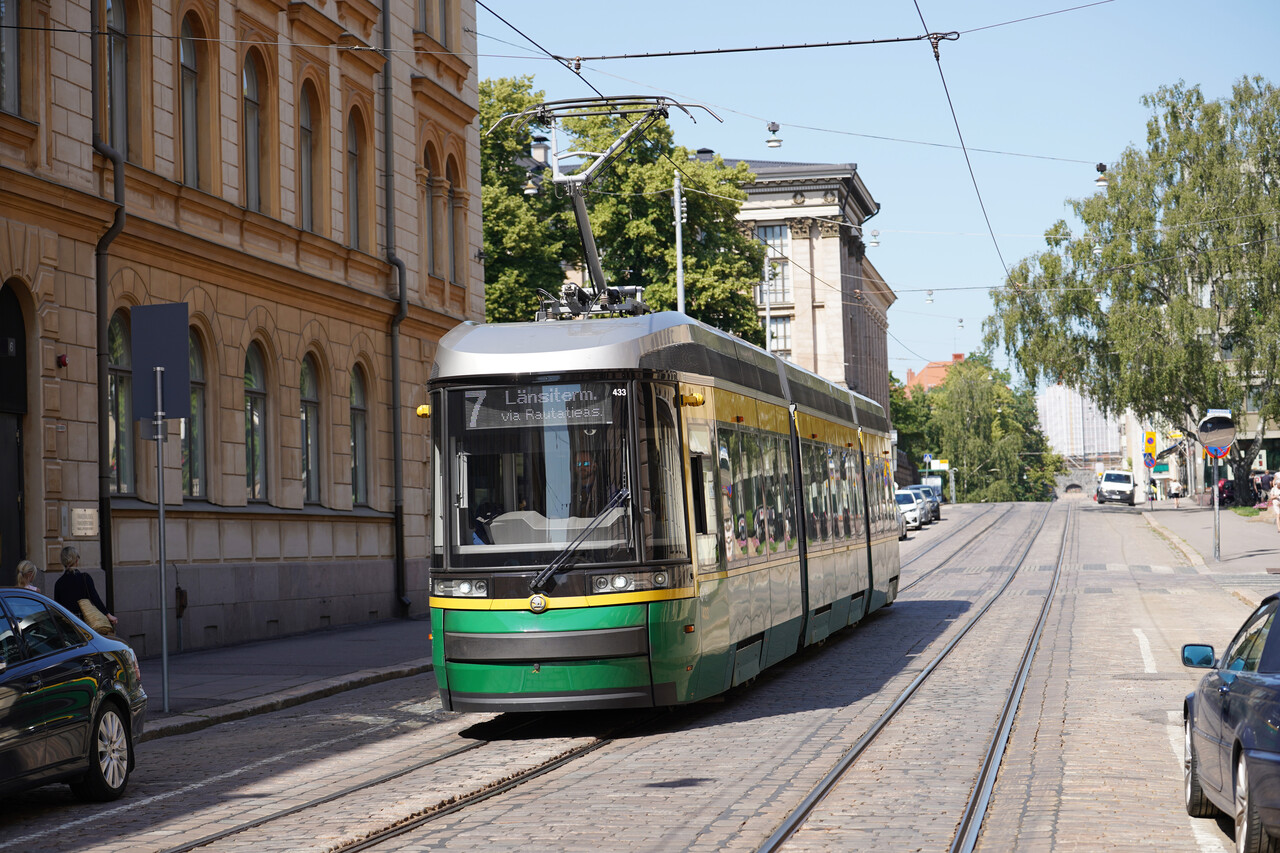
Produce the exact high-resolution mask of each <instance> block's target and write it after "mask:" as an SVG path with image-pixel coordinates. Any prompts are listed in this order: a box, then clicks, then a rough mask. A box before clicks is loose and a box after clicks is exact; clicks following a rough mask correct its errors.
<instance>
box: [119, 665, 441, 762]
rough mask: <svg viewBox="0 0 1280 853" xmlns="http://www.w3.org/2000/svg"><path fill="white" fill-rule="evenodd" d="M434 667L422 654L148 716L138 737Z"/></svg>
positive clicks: (219, 720) (265, 711) (282, 705)
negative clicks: (188, 709)
mask: <svg viewBox="0 0 1280 853" xmlns="http://www.w3.org/2000/svg"><path fill="white" fill-rule="evenodd" d="M431 671H432V665H431V658H419V659H418V660H412V661H406V662H405V663H400V664H394V665H392V666H382V667H375V668H372V669H363V670H359V671H356V672H351V673H347V674H345V675H338V676H332V677H329V678H321V679H317V680H316V681H311V682H308V683H306V684H300V685H297V686H296V687H291V688H289V689H287V690H280V691H278V692H275V693H267V694H264V695H262V696H254V697H252V698H250V699H242V700H240V701H238V702H230V703H228V704H226V705H218V706H215V707H212V708H205V709H203V710H200V711H191V712H187V713H184V714H172V715H168V716H163V717H159V718H154V719H148V720H147V722H146V726H145V727H144V730H143V734H142V736H141V737H140V738H138V742H139V743H145V742H146V741H149V740H154V739H156V738H162V737H169V736H170V735H181V734H188V733H189V732H195V731H199V730H200V729H205V728H208V727H210V726H214V725H217V724H218V723H226V722H231V721H232V720H242V719H244V718H245V717H252V716H256V715H258V714H269V713H271V712H272V711H279V710H281V709H283V708H291V707H293V706H295V705H301V704H303V703H304V702H311V701H313V700H316V699H323V698H324V697H326V696H333V695H334V694H337V693H343V692H345V691H347V690H355V689H356V688H359V687H366V686H368V685H370V684H377V683H379V682H383V681H391V680H393V679H396V678H408V677H410V676H413V675H420V674H422V673H424V672H431ZM158 700H159V696H158V695H157V696H152V697H150V702H151V703H156V704H158Z"/></svg>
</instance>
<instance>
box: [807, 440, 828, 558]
mask: <svg viewBox="0 0 1280 853" xmlns="http://www.w3.org/2000/svg"><path fill="white" fill-rule="evenodd" d="M802 456H803V463H804V467H805V474H806V476H805V480H806V482H805V503H806V507H805V516H806V521H805V531H806V537H807V540H808V542H809V544H810V545H816V544H818V543H820V542H823V541H826V540H827V539H829V538H830V536H831V532H830V527H829V524H828V515H829V511H828V507H829V499H830V489H829V488H828V484H827V462H826V453H825V452H824V450H823V448H822V446H821V445H818V444H814V443H810V442H805V444H804V446H803V447H802Z"/></svg>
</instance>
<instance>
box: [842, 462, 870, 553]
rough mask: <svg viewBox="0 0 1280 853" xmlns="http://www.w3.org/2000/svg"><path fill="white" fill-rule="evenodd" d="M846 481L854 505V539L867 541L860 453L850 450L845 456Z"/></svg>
mask: <svg viewBox="0 0 1280 853" xmlns="http://www.w3.org/2000/svg"><path fill="white" fill-rule="evenodd" d="M844 470H845V479H846V480H848V482H849V500H850V502H851V503H852V504H853V513H852V524H853V538H854V539H856V540H858V541H864V540H865V539H866V519H865V509H864V507H863V503H862V499H863V485H862V478H861V476H859V474H860V472H859V469H858V452H857V451H856V450H850V451H849V452H848V453H846V454H845V455H844Z"/></svg>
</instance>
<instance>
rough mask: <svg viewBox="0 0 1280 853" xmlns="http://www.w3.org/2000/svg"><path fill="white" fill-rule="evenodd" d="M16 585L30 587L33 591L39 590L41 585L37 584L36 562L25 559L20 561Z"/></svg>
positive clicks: (23, 587) (24, 587) (22, 587)
mask: <svg viewBox="0 0 1280 853" xmlns="http://www.w3.org/2000/svg"><path fill="white" fill-rule="evenodd" d="M14 586H16V587H19V588H21V589H29V590H31V591H33V592H39V591H40V587H38V586H36V564H35V563H33V562H31V561H30V560H23V561H22V562H21V563H18V578H17V581H16V582H15V583H14Z"/></svg>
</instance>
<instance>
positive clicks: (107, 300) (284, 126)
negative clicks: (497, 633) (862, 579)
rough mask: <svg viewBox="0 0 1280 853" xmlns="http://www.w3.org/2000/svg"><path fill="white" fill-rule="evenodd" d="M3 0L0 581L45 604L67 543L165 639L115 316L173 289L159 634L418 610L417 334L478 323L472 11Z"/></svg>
mask: <svg viewBox="0 0 1280 853" xmlns="http://www.w3.org/2000/svg"><path fill="white" fill-rule="evenodd" d="M2 8H3V15H4V20H3V22H0V23H4V24H6V25H10V26H9V28H8V29H6V30H4V31H3V34H2V37H3V38H5V39H6V42H5V50H4V51H2V52H0V55H3V60H2V61H0V582H2V581H4V580H5V579H6V578H12V576H13V571H14V567H15V565H16V562H17V560H18V559H21V558H23V557H26V558H30V559H33V560H35V561H36V562H37V564H38V565H39V566H40V567H41V568H43V569H45V570H46V572H45V574H44V576H43V579H42V583H43V586H44V589H45V590H46V591H47V592H52V589H53V584H54V581H55V580H56V577H57V572H58V570H59V568H60V566H59V561H58V554H59V550H60V549H61V547H62V546H63V545H65V544H73V545H76V546H77V547H78V548H79V550H80V552H81V554H82V564H81V565H82V567H84V568H88V569H89V570H90V572H91V574H93V575H94V576H95V579H96V581H97V584H98V589H99V591H100V592H102V593H103V594H104V598H106V599H107V602H108V604H109V606H110V607H111V608H112V609H113V610H114V611H115V613H116V614H117V615H118V616H119V617H120V628H121V636H122V637H123V638H124V639H126V640H128V641H129V642H130V643H131V644H132V645H133V646H134V647H135V648H136V649H137V650H138V651H139V653H141V654H144V655H151V654H157V653H159V651H160V645H159V643H160V612H161V610H160V607H159V603H160V588H159V581H158V576H159V572H158V563H159V552H158V543H159V530H158V511H157V510H158V507H157V495H158V492H159V489H158V487H157V485H158V484H157V473H156V472H157V464H156V456H155V453H156V451H155V447H156V443H155V442H154V441H150V440H147V438H146V435H145V431H144V427H145V426H146V425H145V424H142V425H140V424H139V423H137V422H135V421H133V419H132V418H131V416H130V414H129V399H130V397H131V395H132V393H133V391H134V390H135V389H136V388H138V386H139V384H140V383H143V382H153V381H154V380H153V378H152V376H150V375H144V374H143V373H141V372H138V373H135V372H134V371H133V365H132V355H131V353H132V347H131V342H132V336H133V325H134V324H133V313H134V311H135V309H136V308H138V307H139V306H148V305H155V304H161V303H185V304H186V306H187V314H188V317H189V329H188V330H187V335H188V342H189V367H190V370H191V378H192V383H191V406H192V413H191V417H190V418H188V419H186V420H170V421H168V422H167V427H168V429H167V431H168V435H167V443H166V444H165V445H164V449H163V467H162V470H163V477H164V486H163V492H164V496H165V505H166V513H165V514H166V521H167V523H166V536H165V542H166V551H167V554H166V556H167V563H168V564H169V565H168V571H167V579H168V588H167V589H166V590H165V596H166V599H167V602H168V604H167V607H168V609H169V611H170V614H171V618H173V614H174V604H175V602H176V601H179V600H183V599H185V602H186V606H185V610H184V611H183V612H182V614H181V618H179V619H177V620H176V621H174V622H171V623H170V626H169V634H170V636H171V637H174V636H175V632H176V634H177V639H176V642H175V641H173V640H171V644H181V647H184V648H188V649H190V648H199V647H206V646H215V645H222V644H227V643H234V642H242V641H246V640H253V639H259V638H264V637H270V636H273V635H280V634H289V633H296V632H301V631H306V630H311V629H315V628H320V627H325V626H330V625H339V624H344V623H355V622H364V621H369V620H374V619H383V618H390V617H394V616H399V615H409V614H417V613H422V612H425V610H426V607H427V602H426V588H427V564H428V560H427V555H428V554H429V553H430V544H431V543H430V541H429V540H430V536H431V526H430V525H429V524H428V523H427V513H428V512H429V509H430V507H429V490H428V484H429V483H430V477H429V472H428V471H427V466H428V462H429V451H428V447H429V436H428V435H427V423H428V422H427V421H426V420H422V419H419V418H417V417H415V416H414V413H415V408H416V407H417V406H418V405H419V404H422V403H425V402H426V393H425V385H426V380H427V375H428V371H429V366H430V362H431V360H432V357H433V353H434V347H435V343H436V341H438V340H439V338H440V336H441V335H443V334H444V333H445V332H446V331H448V330H449V329H450V328H452V327H453V326H455V325H457V324H458V323H459V322H462V321H464V320H478V319H481V318H482V317H483V312H484V294H483V279H484V276H483V269H482V268H481V266H480V260H479V258H480V253H479V249H480V247H481V245H482V240H481V232H480V167H479V136H478V133H479V131H478V123H477V121H476V115H477V107H478V81H477V74H476V69H475V67H474V65H473V62H474V57H475V48H476V43H475V42H476V37H475V34H474V28H475V3H474V0H416V2H387V3H374V2H371V0H311V2H294V0H237V2H226V1H225V0H223V1H222V2H220V0H172V2H156V3H151V2H143V0H92V2H91V0H69V2H65V3H50V2H48V0H16V2H12V3H5V4H4V5H3V7H2ZM93 31H99V32H101V33H103V35H100V36H93V35H91V33H92V32H93ZM95 42H96V44H95ZM178 586H180V587H181V590H182V594H181V596H180V595H179V593H178V591H177V589H175V587H178Z"/></svg>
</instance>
